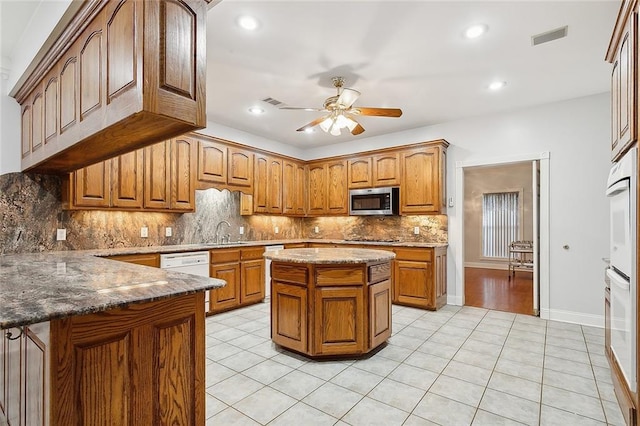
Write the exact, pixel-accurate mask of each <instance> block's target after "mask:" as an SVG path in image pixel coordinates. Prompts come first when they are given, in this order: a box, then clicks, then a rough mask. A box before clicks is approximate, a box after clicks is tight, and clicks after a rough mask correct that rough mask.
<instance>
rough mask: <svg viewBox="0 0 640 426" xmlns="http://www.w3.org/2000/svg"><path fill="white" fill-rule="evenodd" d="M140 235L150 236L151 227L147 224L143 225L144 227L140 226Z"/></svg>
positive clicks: (143, 236)
mask: <svg viewBox="0 0 640 426" xmlns="http://www.w3.org/2000/svg"><path fill="white" fill-rule="evenodd" d="M140 237H142V238H148V237H149V228H147V227H146V226H143V227H142V228H140Z"/></svg>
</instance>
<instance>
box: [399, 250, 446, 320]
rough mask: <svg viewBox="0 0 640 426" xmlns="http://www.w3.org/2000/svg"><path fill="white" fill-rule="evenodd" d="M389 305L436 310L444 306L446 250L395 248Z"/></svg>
mask: <svg viewBox="0 0 640 426" xmlns="http://www.w3.org/2000/svg"><path fill="white" fill-rule="evenodd" d="M394 251H395V253H396V259H395V261H394V282H393V303H397V304H399V305H407V306H413V307H417V308H424V309H431V310H436V309H439V308H441V307H442V306H444V305H445V304H446V303H447V277H446V271H447V249H446V247H435V248H396V249H394Z"/></svg>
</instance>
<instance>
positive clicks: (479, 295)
mask: <svg viewBox="0 0 640 426" xmlns="http://www.w3.org/2000/svg"><path fill="white" fill-rule="evenodd" d="M464 275H465V278H464V297H465V302H464V304H465V305H467V306H475V307H479V308H487V309H496V310H499V311H505V312H514V313H518V314H527V315H533V274H531V273H528V272H516V276H515V278H512V279H511V281H509V273H508V272H507V271H503V270H497V269H482V268H464Z"/></svg>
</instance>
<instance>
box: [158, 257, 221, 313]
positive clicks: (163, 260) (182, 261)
mask: <svg viewBox="0 0 640 426" xmlns="http://www.w3.org/2000/svg"><path fill="white" fill-rule="evenodd" d="M160 268H162V269H170V270H172V271H174V272H182V273H184V274H192V275H199V276H201V277H208V276H209V252H208V251H193V252H187V253H170V254H161V255H160ZM204 308H205V312H209V292H208V291H207V292H206V293H205V306H204Z"/></svg>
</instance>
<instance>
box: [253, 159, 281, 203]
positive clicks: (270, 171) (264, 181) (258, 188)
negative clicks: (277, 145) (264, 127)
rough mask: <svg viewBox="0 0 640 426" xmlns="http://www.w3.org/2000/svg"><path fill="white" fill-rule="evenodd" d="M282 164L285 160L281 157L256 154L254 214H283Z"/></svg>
mask: <svg viewBox="0 0 640 426" xmlns="http://www.w3.org/2000/svg"><path fill="white" fill-rule="evenodd" d="M282 163H283V159H282V158H280V157H275V156H268V155H263V154H256V156H255V169H254V184H253V211H254V213H282Z"/></svg>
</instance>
